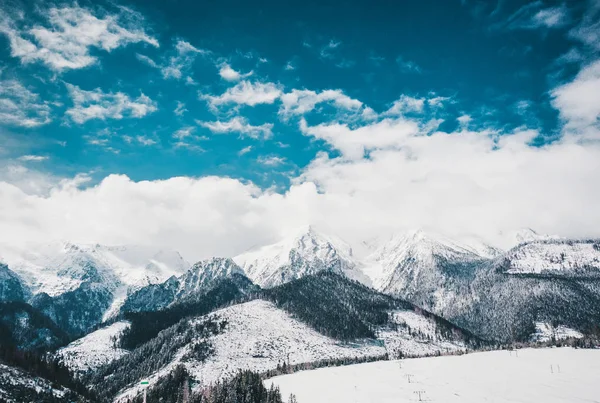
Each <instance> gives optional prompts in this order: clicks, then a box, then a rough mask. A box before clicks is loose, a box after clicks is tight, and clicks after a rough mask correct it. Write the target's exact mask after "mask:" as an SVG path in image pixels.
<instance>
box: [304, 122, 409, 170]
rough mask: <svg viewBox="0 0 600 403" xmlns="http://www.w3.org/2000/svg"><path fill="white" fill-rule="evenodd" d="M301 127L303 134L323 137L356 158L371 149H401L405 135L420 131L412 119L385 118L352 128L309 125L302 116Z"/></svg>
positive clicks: (345, 153)
mask: <svg viewBox="0 0 600 403" xmlns="http://www.w3.org/2000/svg"><path fill="white" fill-rule="evenodd" d="M300 129H301V131H302V133H303V134H305V135H307V136H312V137H314V138H317V139H320V140H324V141H326V142H327V143H329V144H330V145H332V146H333V147H334V148H336V149H338V150H339V151H341V152H342V155H343V157H344V159H351V160H357V159H362V158H363V157H364V156H365V154H366V153H367V152H368V151H371V150H375V149H390V148H400V147H401V146H402V145H403V144H405V141H406V137H409V136H415V135H417V134H419V130H420V125H419V124H418V123H417V122H415V121H411V120H405V119H384V120H382V121H380V122H376V123H373V124H368V125H364V126H361V127H359V128H356V129H352V128H350V127H349V126H348V125H347V124H340V123H324V124H320V125H317V126H308V124H307V123H306V121H305V120H304V119H302V120H301V122H300Z"/></svg>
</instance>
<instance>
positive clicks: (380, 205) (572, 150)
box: [0, 64, 600, 260]
mask: <svg viewBox="0 0 600 403" xmlns="http://www.w3.org/2000/svg"><path fill="white" fill-rule="evenodd" d="M597 68H598V67H597V65H596V64H590V65H588V66H586V67H584V68H583V70H582V71H581V72H580V73H579V75H577V76H576V77H575V78H574V79H573V81H572V82H571V83H566V84H564V85H562V86H560V87H558V88H557V89H555V90H554V91H552V93H551V95H552V97H553V105H554V106H555V107H556V108H557V109H558V110H559V112H560V114H561V117H562V118H563V120H564V121H565V130H564V136H563V137H562V138H561V139H558V140H557V141H555V142H553V143H551V144H546V145H544V146H532V145H531V142H532V140H533V139H534V138H536V137H537V136H538V135H539V133H538V132H537V131H535V130H516V131H514V132H508V133H500V132H499V131H498V130H480V131H475V130H472V129H471V128H472V127H482V126H483V124H481V123H480V122H477V118H473V120H474V122H472V123H473V124H471V125H469V126H468V127H462V128H460V129H459V130H458V131H456V132H453V133H445V132H439V131H437V132H436V131H432V127H435V123H436V122H435V121H434V122H433V123H432V121H430V120H427V119H424V118H423V117H422V115H419V114H417V115H405V114H400V115H397V116H390V117H387V118H384V119H382V120H381V119H380V118H377V119H375V120H373V121H370V122H369V123H365V122H363V123H362V124H357V123H356V122H353V124H352V125H346V124H340V123H336V122H335V121H333V122H325V123H323V124H320V125H316V126H309V125H308V124H307V123H306V122H305V121H304V120H303V119H301V120H300V121H301V129H302V132H303V133H304V135H306V136H310V137H312V138H315V139H318V140H320V141H324V142H326V143H327V144H328V145H329V146H330V147H331V148H333V149H335V151H336V152H335V153H331V154H328V153H326V152H320V153H319V154H318V155H317V156H316V158H315V159H314V160H313V161H312V162H311V163H310V164H309V165H308V166H307V167H305V168H304V169H303V171H302V172H301V173H300V174H299V175H297V176H295V177H293V178H292V185H291V186H290V188H289V189H287V190H286V191H285V192H283V193H277V192H275V191H274V190H273V189H260V188H259V187H257V186H256V185H254V184H253V183H252V182H249V181H245V180H235V179H231V178H227V177H217V176H207V177H200V178H187V177H176V178H170V179H167V180H153V181H139V182H135V181H133V180H131V179H129V178H127V177H125V176H121V175H110V176H107V177H106V178H104V179H103V180H102V181H101V182H100V183H98V184H96V185H94V186H88V187H84V186H82V182H83V181H85V180H86V179H89V178H87V177H86V176H82V177H79V178H74V179H72V180H63V181H60V180H59V178H54V177H51V176H44V175H43V174H39V172H36V171H32V170H27V169H25V168H23V167H20V166H15V167H12V168H11V172H8V170H7V169H5V168H3V167H2V168H0V205H1V206H2V207H3V208H2V209H0V226H2V228H4V229H5V230H4V231H1V232H0V243H2V242H6V243H24V242H27V241H35V240H38V241H43V242H46V241H47V240H48V239H53V238H59V239H69V240H72V241H75V242H99V243H106V244H122V243H125V244H127V243H136V244H155V245H159V246H161V247H163V248H173V249H177V250H180V251H181V252H182V253H183V254H184V256H186V257H188V258H189V259H192V260H194V259H199V258H203V257H208V256H211V255H222V256H232V255H235V254H237V253H240V252H242V251H244V250H246V249H248V248H250V247H252V246H256V245H260V244H264V243H267V242H271V241H274V240H277V239H278V237H279V236H280V235H281V234H283V233H285V232H286V231H287V230H288V229H290V228H293V227H297V226H299V225H302V224H306V223H311V224H314V225H315V226H316V227H317V228H320V229H321V230H323V231H325V232H329V233H332V234H333V235H338V236H341V237H342V238H344V239H346V240H348V241H349V242H350V243H352V244H355V245H356V244H359V243H360V241H362V240H364V239H368V238H371V237H373V236H375V235H382V234H388V233H389V232H391V231H397V230H402V229H406V228H414V227H424V228H427V229H431V230H435V231H439V232H442V233H446V234H447V235H450V236H458V235H466V234H476V235H479V236H481V237H482V238H483V239H485V240H487V241H490V242H492V243H498V244H500V245H501V246H508V245H507V244H506V243H504V244H503V243H502V242H504V241H506V240H505V239H504V238H503V235H501V234H502V233H506V232H508V231H510V230H514V229H515V228H522V227H532V228H535V229H536V230H539V231H540V232H544V233H553V234H560V235H564V236H572V237H594V236H595V237H598V236H600V228H599V227H598V224H597V223H598V222H600V210H599V209H598V208H597V206H598V204H599V203H600V187H598V186H594V184H596V183H597V182H598V179H597V176H598V175H597V173H598V172H599V171H600V142H598V141H589V136H587V137H585V138H582V137H580V136H574V135H572V132H573V131H574V130H575V134H579V133H581V131H584V132H585V133H589V132H588V131H589V130H593V129H594V128H595V127H596V125H597V122H598V113H599V111H598V109H597V106H596V105H598V104H599V103H598V102H597V98H596V97H595V94H596V93H598V91H595V90H596V80H597V74H598V71H597ZM594 91H595V92H594ZM424 103H425V105H426V104H427V99H426V100H425V101H424ZM363 109H364V108H363ZM464 120H466V119H463V121H464ZM183 129H186V128H183ZM186 130H187V129H186ZM186 130H184V131H182V132H180V134H179V135H178V136H176V140H178V143H176V144H175V146H176V147H181V148H188V149H190V150H196V151H201V148H200V147H199V146H198V145H195V144H193V143H191V142H190V141H189V140H191V139H193V138H194V134H193V129H190V130H189V132H188V131H186ZM500 134H502V135H500ZM179 137H180V138H179ZM583 140H585V141H583ZM257 162H258V163H260V164H264V166H265V167H266V168H274V167H279V168H281V166H282V165H283V164H288V162H287V161H286V160H285V159H284V158H282V157H280V156H277V155H272V154H268V155H263V156H260V157H258V158H257Z"/></svg>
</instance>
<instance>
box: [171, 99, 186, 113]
mask: <svg viewBox="0 0 600 403" xmlns="http://www.w3.org/2000/svg"><path fill="white" fill-rule="evenodd" d="M187 111H188V110H187V109H186V108H185V104H184V103H183V102H180V101H177V107H176V108H175V110H174V111H173V113H174V114H175V115H177V116H183V114H184V113H186V112H187Z"/></svg>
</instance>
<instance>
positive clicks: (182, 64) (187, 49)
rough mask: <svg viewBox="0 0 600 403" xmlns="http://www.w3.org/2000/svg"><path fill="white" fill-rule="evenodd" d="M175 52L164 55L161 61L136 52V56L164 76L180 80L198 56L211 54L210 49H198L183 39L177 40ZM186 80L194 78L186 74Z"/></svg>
mask: <svg viewBox="0 0 600 403" xmlns="http://www.w3.org/2000/svg"><path fill="white" fill-rule="evenodd" d="M173 52H174V54H172V55H171V56H167V57H164V58H163V60H162V61H161V62H160V63H157V62H155V61H154V60H153V59H151V58H149V57H148V56H145V55H142V54H139V53H137V54H136V57H137V58H138V60H140V61H141V62H143V63H145V64H147V65H148V66H150V67H153V68H155V69H159V70H160V72H161V74H162V76H163V78H165V79H169V78H172V79H176V80H180V79H182V78H183V77H184V74H185V73H186V72H187V71H189V69H190V68H191V66H192V63H193V62H194V60H195V59H196V56H198V55H208V54H210V52H209V51H207V50H204V49H198V48H196V47H195V46H193V45H192V44H190V43H189V42H186V41H184V40H181V39H179V40H177V43H176V44H175V49H174V50H173ZM186 80H192V82H193V79H192V78H191V77H189V76H186Z"/></svg>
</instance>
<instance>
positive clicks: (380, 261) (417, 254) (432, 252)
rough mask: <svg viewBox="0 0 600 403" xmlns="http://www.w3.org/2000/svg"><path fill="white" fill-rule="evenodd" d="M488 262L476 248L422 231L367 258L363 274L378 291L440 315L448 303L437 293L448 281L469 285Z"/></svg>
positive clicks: (404, 236)
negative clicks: (484, 263) (455, 280)
mask: <svg viewBox="0 0 600 403" xmlns="http://www.w3.org/2000/svg"><path fill="white" fill-rule="evenodd" d="M485 260H486V258H485V257H482V256H480V255H478V254H477V253H476V251H475V249H474V248H471V247H468V246H463V245H459V244H457V243H455V242H453V241H451V240H449V239H447V238H444V237H442V236H439V235H432V234H427V233H425V232H423V231H420V230H419V231H411V232H409V233H406V234H399V235H396V236H394V237H393V238H392V239H391V240H390V241H389V242H387V243H385V244H383V245H382V246H381V247H379V248H378V249H377V250H376V251H375V252H374V253H373V254H371V255H370V256H368V257H367V259H366V263H365V269H364V271H365V273H366V274H367V275H368V276H369V277H370V278H371V281H372V283H373V285H374V287H375V288H376V289H377V290H380V291H381V292H384V293H386V294H390V295H395V296H398V297H401V298H404V299H407V300H409V301H411V302H413V303H415V304H417V305H419V306H423V307H426V308H427V309H430V310H433V311H435V312H437V311H438V310H439V309H441V306H442V305H443V304H445V303H446V302H445V301H444V300H443V299H441V298H439V296H438V290H439V289H440V288H443V287H444V284H445V283H446V282H447V281H448V279H458V280H459V281H460V282H468V281H469V279H472V278H473V276H474V274H475V269H476V267H477V266H478V265H479V264H480V263H481V262H483V261H485Z"/></svg>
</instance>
